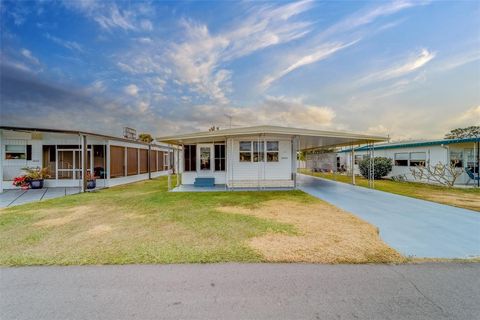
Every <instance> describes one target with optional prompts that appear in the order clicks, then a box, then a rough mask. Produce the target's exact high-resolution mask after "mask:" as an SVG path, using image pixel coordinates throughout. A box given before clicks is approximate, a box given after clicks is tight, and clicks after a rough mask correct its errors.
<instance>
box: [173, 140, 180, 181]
mask: <svg viewBox="0 0 480 320" xmlns="http://www.w3.org/2000/svg"><path fill="white" fill-rule="evenodd" d="M176 149H177V161H175V156H174V157H173V165H174V166H175V165H176V166H177V170H176V171H177V172H176V173H177V184H176V186H177V187H178V186H179V185H180V148H179V147H178V146H177V148H176Z"/></svg>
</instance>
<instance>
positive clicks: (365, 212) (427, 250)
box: [298, 174, 480, 258]
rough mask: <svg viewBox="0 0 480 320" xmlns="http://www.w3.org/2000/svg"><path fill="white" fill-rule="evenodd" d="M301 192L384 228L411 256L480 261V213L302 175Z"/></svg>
mask: <svg viewBox="0 0 480 320" xmlns="http://www.w3.org/2000/svg"><path fill="white" fill-rule="evenodd" d="M298 184H299V188H300V189H301V190H303V191H304V192H307V193H309V194H311V195H313V196H315V197H317V198H319V199H322V200H325V201H327V202H329V203H331V204H333V205H335V206H337V207H339V208H341V209H343V210H346V211H349V212H351V213H353V214H355V215H357V216H359V217H360V218H362V219H364V220H366V221H368V222H370V223H371V224H373V225H375V226H377V227H378V228H379V229H380V236H381V237H382V239H383V240H384V241H385V242H386V243H387V244H388V245H390V246H391V247H393V248H395V249H396V250H397V251H399V252H400V253H402V254H403V255H406V256H415V257H425V258H469V257H476V256H480V213H479V212H475V211H471V210H466V209H461V208H456V207H451V206H446V205H442V204H438V203H434V202H430V201H423V200H419V199H414V198H410V197H404V196H399V195H395V194H392V193H387V192H382V191H377V190H372V189H367V188H363V187H357V186H353V185H349V184H346V183H341V182H335V181H331V180H325V179H320V178H315V177H312V176H307V175H302V174H299V175H298Z"/></svg>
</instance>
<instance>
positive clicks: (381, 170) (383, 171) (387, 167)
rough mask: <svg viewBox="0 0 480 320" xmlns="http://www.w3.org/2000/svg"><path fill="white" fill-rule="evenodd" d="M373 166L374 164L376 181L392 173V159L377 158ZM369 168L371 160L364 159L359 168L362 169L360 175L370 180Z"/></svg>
mask: <svg viewBox="0 0 480 320" xmlns="http://www.w3.org/2000/svg"><path fill="white" fill-rule="evenodd" d="M373 164H374V171H373V178H374V179H375V180H378V179H381V178H382V177H385V176H386V175H387V174H389V173H390V171H392V159H389V158H385V157H375V158H374V159H373ZM369 167H370V158H366V159H363V160H362V161H360V162H359V163H358V168H359V169H360V173H361V174H362V176H364V177H365V178H366V179H368V171H369V170H368V169H369Z"/></svg>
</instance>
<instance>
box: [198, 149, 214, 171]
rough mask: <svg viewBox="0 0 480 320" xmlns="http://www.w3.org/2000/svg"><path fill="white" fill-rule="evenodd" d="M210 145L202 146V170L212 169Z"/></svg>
mask: <svg viewBox="0 0 480 320" xmlns="http://www.w3.org/2000/svg"><path fill="white" fill-rule="evenodd" d="M211 152H212V149H211V148H210V147H200V170H210V154H211Z"/></svg>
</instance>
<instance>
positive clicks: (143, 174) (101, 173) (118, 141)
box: [0, 126, 173, 192]
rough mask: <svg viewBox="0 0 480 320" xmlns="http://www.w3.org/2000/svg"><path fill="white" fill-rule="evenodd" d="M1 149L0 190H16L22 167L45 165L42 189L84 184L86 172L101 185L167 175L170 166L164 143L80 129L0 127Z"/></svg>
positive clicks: (98, 185) (169, 152)
mask: <svg viewBox="0 0 480 320" xmlns="http://www.w3.org/2000/svg"><path fill="white" fill-rule="evenodd" d="M0 147H1V148H0V150H1V163H0V177H2V179H0V192H1V191H2V190H3V189H13V188H15V187H14V186H13V185H12V180H13V179H14V178H15V177H16V176H19V175H21V174H22V168H25V167H30V168H37V167H38V168H45V167H47V168H48V169H49V173H50V175H51V178H50V179H46V180H45V186H46V187H80V188H83V186H84V184H83V182H84V179H83V178H84V177H85V174H86V172H87V171H89V172H90V174H91V175H92V176H95V178H96V181H97V188H98V187H100V188H101V187H111V186H115V185H120V184H124V183H130V182H135V181H140V180H144V179H148V178H154V177H158V176H160V175H166V174H167V173H168V172H169V170H170V169H171V167H172V166H173V162H172V161H173V160H172V159H173V152H172V148H170V147H168V146H167V145H163V144H159V143H151V144H148V143H143V142H141V141H136V140H132V139H124V138H118V137H112V136H106V135H101V134H96V133H90V132H82V131H72V130H56V129H43V128H20V127H4V126H2V127H0ZM84 164H86V165H85V166H84ZM84 168H86V170H87V171H84Z"/></svg>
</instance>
